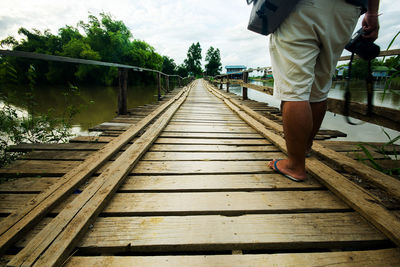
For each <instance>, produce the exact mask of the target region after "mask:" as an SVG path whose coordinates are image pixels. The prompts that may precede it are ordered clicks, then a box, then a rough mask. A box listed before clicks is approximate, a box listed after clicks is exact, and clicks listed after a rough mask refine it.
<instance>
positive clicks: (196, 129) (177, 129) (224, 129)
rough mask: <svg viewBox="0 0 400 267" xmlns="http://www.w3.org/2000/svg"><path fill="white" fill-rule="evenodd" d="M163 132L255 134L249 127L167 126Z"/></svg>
mask: <svg viewBox="0 0 400 267" xmlns="http://www.w3.org/2000/svg"><path fill="white" fill-rule="evenodd" d="M165 131H169V132H198V133H224V132H237V133H255V132H256V131H254V130H253V129H252V128H251V127H248V126H246V127H238V126H232V127H229V126H207V127H204V126H197V125H192V126H181V125H168V126H167V127H166V128H165Z"/></svg>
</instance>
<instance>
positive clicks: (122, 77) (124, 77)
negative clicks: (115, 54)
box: [0, 49, 191, 115]
mask: <svg viewBox="0 0 400 267" xmlns="http://www.w3.org/2000/svg"><path fill="white" fill-rule="evenodd" d="M0 55H2V56H12V57H19V58H27V59H36V60H44V61H56V62H64V63H75V64H85V65H96V66H104V67H114V68H118V76H119V77H118V78H119V79H118V81H119V93H118V114H120V115H124V114H127V113H128V105H127V95H128V93H127V91H128V71H129V70H131V71H137V72H143V71H147V72H153V73H156V74H157V80H158V83H157V87H158V100H161V90H162V86H161V82H162V77H164V78H165V80H166V87H167V88H166V91H167V92H169V78H170V77H173V78H176V79H178V83H179V85H180V86H181V85H182V84H186V83H188V82H190V79H191V78H190V77H185V78H183V77H181V76H179V75H168V74H165V73H163V72H161V71H159V70H153V69H148V68H143V67H137V66H131V65H125V64H119V63H111V62H103V61H97V60H88V59H80V58H72V57H63V56H54V55H47V54H40V53H33V52H25V51H11V50H3V49H0Z"/></svg>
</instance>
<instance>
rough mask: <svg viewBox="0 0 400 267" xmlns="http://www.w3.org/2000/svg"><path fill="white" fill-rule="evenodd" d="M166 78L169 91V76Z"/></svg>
mask: <svg viewBox="0 0 400 267" xmlns="http://www.w3.org/2000/svg"><path fill="white" fill-rule="evenodd" d="M165 78H166V83H167V92H168V93H169V77H168V76H165Z"/></svg>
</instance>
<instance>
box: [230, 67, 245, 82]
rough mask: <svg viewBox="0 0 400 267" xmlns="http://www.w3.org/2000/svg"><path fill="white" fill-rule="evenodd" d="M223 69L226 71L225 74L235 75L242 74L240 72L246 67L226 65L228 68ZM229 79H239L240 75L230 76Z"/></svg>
mask: <svg viewBox="0 0 400 267" xmlns="http://www.w3.org/2000/svg"><path fill="white" fill-rule="evenodd" d="M225 69H226V74H231V73H236V72H242V71H244V70H246V69H247V67H246V66H244V65H228V66H225ZM231 78H232V79H241V78H242V74H241V73H238V74H232V75H231Z"/></svg>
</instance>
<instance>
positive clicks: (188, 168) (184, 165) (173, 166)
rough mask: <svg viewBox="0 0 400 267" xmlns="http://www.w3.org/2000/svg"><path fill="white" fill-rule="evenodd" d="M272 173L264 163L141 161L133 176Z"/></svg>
mask: <svg viewBox="0 0 400 267" xmlns="http://www.w3.org/2000/svg"><path fill="white" fill-rule="evenodd" d="M260 172H261V173H271V172H272V170H271V169H270V168H269V167H268V166H267V164H266V162H264V161H237V162H230V161H140V162H139V163H138V164H137V165H136V167H135V168H134V169H133V171H132V173H133V174H208V173H210V174H212V173H219V174H234V173H260Z"/></svg>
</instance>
